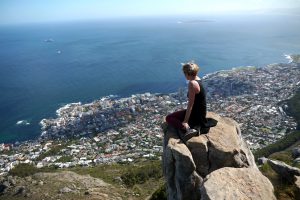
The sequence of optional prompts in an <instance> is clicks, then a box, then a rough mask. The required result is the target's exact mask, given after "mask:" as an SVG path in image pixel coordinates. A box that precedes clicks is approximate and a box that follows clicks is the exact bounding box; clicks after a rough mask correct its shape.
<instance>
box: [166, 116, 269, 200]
mask: <svg viewBox="0 0 300 200" xmlns="http://www.w3.org/2000/svg"><path fill="white" fill-rule="evenodd" d="M207 117H210V118H213V119H215V120H217V121H218V124H217V126H215V127H212V128H211V129H210V130H209V132H208V133H207V134H204V135H199V136H195V137H192V138H190V139H189V140H187V141H184V142H183V141H182V140H181V139H179V137H178V133H177V130H176V129H174V128H173V127H171V126H168V128H166V129H165V132H164V134H165V135H164V153H163V168H164V175H165V178H166V182H167V188H168V189H167V192H168V199H172V200H173V199H200V198H202V199H205V198H206V199H223V198H215V197H214V196H211V195H210V196H209V194H210V192H209V191H213V190H215V191H219V195H220V194H221V193H222V192H224V195H225V196H223V197H224V198H225V197H226V198H227V197H231V196H230V195H233V196H235V195H236V193H239V192H245V190H247V191H248V190H249V192H248V193H245V195H246V196H247V197H250V198H248V199H264V200H265V199H275V197H274V195H273V196H272V195H271V194H273V186H272V184H271V183H270V182H269V181H268V179H267V178H266V177H264V176H263V175H262V174H261V173H260V172H259V170H258V168H257V166H256V164H255V161H254V156H253V154H252V152H251V151H250V149H249V147H248V145H247V144H246V142H245V141H244V140H243V138H242V136H241V131H240V128H239V125H238V124H237V122H235V121H234V120H232V119H230V118H225V117H221V116H219V115H217V114H215V113H208V115H207ZM240 168H245V169H243V170H242V171H241V172H243V173H242V174H239V173H240V171H239V170H241V169H240ZM224 170H225V171H224ZM248 172H249V173H248ZM218 173H220V174H222V179H223V180H224V182H223V183H224V184H225V183H226V181H227V182H228V183H229V185H230V186H231V187H232V188H236V191H232V194H229V193H228V192H230V191H227V189H228V188H224V187H223V186H222V184H223V183H222V182H220V184H219V180H217V179H216V178H217V176H216V175H214V174H218ZM247 173H248V175H246V174H247ZM236 175H241V176H240V177H239V176H236ZM252 175H255V176H252ZM244 176H245V177H244ZM214 177H216V178H214ZM239 178H245V180H247V182H248V183H249V187H248V188H246V186H247V184H245V183H244V182H242V180H239ZM261 180H263V182H261ZM260 182H261V183H260ZM253 184H257V185H259V186H263V188H262V189H261V190H259V189H257V188H256V187H253ZM261 184H262V185H261ZM210 187H214V188H210ZM200 188H201V190H200ZM262 190H264V191H265V190H266V191H267V193H268V194H269V197H268V198H265V197H266V193H264V191H262ZM252 192H253V194H252ZM251 195H252V196H251ZM237 197H238V198H234V199H239V197H241V198H240V199H245V198H243V196H242V195H240V196H237ZM244 197H245V196H244ZM252 197H253V198H252ZM226 198H225V199H226ZM227 199H229V198H227ZM246 199H247V198H246Z"/></svg>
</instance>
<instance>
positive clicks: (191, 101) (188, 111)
mask: <svg viewBox="0 0 300 200" xmlns="http://www.w3.org/2000/svg"><path fill="white" fill-rule="evenodd" d="M195 94H196V92H195V89H194V83H193V82H192V81H190V82H189V97H188V98H189V99H188V106H187V109H186V113H185V117H184V120H183V122H182V125H183V126H184V127H185V128H189V125H188V121H189V119H190V116H191V112H192V108H193V105H194V100H195Z"/></svg>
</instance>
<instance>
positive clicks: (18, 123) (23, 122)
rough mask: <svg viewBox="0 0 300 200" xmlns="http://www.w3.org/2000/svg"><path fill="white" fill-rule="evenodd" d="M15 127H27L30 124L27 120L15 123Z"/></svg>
mask: <svg viewBox="0 0 300 200" xmlns="http://www.w3.org/2000/svg"><path fill="white" fill-rule="evenodd" d="M16 125H18V126H20V125H23V126H28V125H30V123H29V122H28V121H27V120H20V121H17V123H16Z"/></svg>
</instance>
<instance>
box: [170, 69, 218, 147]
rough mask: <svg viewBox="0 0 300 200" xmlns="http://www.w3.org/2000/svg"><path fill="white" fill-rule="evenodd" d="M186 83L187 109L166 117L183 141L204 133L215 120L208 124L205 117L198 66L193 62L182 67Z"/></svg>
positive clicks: (204, 96) (204, 97)
mask: <svg viewBox="0 0 300 200" xmlns="http://www.w3.org/2000/svg"><path fill="white" fill-rule="evenodd" d="M182 70H183V73H184V75H185V78H186V79H187V80H188V81H189V83H188V105H187V109H185V110H180V111H177V112H174V113H172V114H170V115H168V116H167V117H166V121H167V123H168V124H169V125H171V126H173V127H175V128H177V129H178V130H179V136H180V137H181V139H184V140H185V141H186V140H187V139H188V138H190V137H193V136H196V135H199V134H200V133H201V134H204V133H207V132H208V131H209V127H210V126H215V125H216V121H215V122H214V123H213V124H211V125H210V126H209V125H208V122H207V119H206V95H205V90H204V87H203V85H202V82H201V79H200V78H199V76H198V75H197V74H198V71H199V67H198V65H197V64H195V63H186V64H184V65H183V67H182Z"/></svg>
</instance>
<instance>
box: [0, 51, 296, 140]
mask: <svg viewBox="0 0 300 200" xmlns="http://www.w3.org/2000/svg"><path fill="white" fill-rule="evenodd" d="M284 57H285V58H286V59H287V60H288V63H287V64H291V63H297V62H299V61H300V56H299V55H297V54H291V55H288V54H284ZM280 64H286V63H273V64H268V65H266V66H262V67H256V66H240V67H232V68H231V69H229V70H218V71H215V72H212V73H208V74H205V75H204V76H203V77H202V80H203V81H205V80H206V79H210V78H212V77H213V76H216V75H218V74H226V73H233V72H235V71H239V70H247V69H253V68H254V69H257V68H258V69H261V68H262V69H263V68H265V67H269V66H272V65H280ZM145 94H150V95H176V94H178V91H177V92H172V93H150V92H146V93H142V94H131V95H125V96H121V95H113V94H111V95H107V96H103V97H100V98H99V99H95V100H93V101H92V102H85V103H82V102H81V101H80V102H77V103H76V102H72V103H67V104H62V106H61V107H59V108H58V109H57V110H56V111H55V113H56V116H58V113H59V112H60V110H62V109H64V108H65V107H69V106H72V105H77V104H81V105H89V104H93V103H94V102H96V101H99V100H100V101H101V100H105V99H109V100H112V99H113V100H122V99H128V98H132V97H134V96H139V95H145ZM48 119H49V118H48ZM50 119H51V118H50ZM43 120H44V119H42V120H41V121H40V123H41V122H42V121H43ZM21 121H22V122H27V120H26V119H25V120H19V121H18V122H17V124H16V125H19V126H22V125H23V126H27V125H29V124H30V123H28V122H27V123H20V122H21ZM41 135H42V131H41V132H40V135H39V136H37V137H35V138H32V139H26V140H21V141H20V140H15V141H13V142H7V143H2V144H16V143H17V144H18V143H19V144H21V143H24V142H25V143H26V142H34V141H38V140H39V139H40V137H41Z"/></svg>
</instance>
